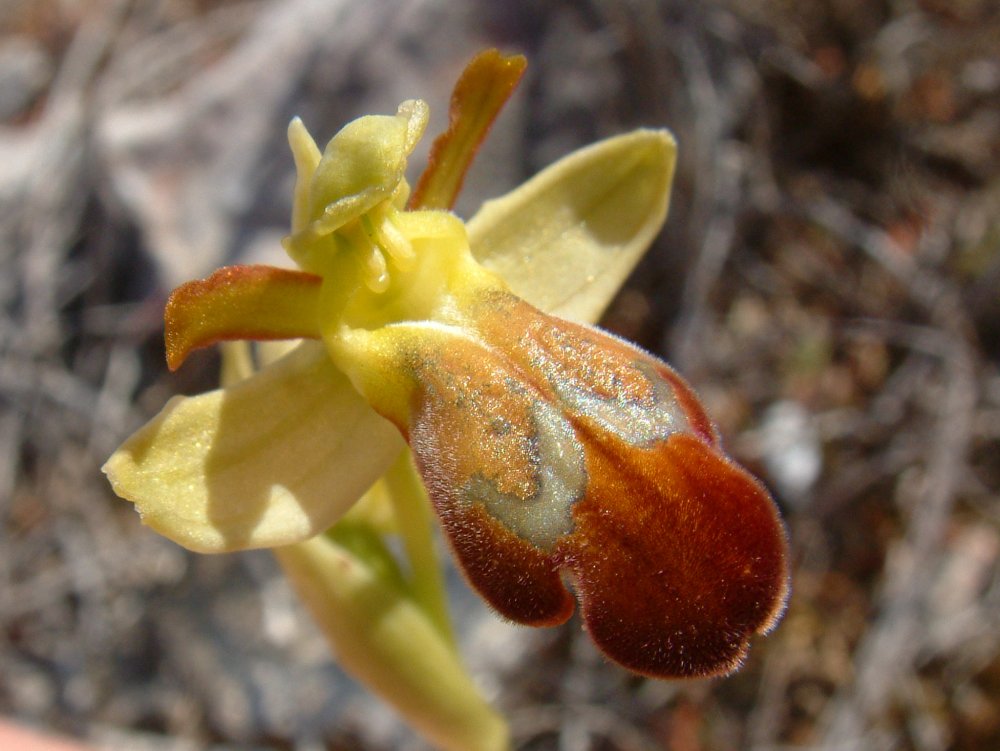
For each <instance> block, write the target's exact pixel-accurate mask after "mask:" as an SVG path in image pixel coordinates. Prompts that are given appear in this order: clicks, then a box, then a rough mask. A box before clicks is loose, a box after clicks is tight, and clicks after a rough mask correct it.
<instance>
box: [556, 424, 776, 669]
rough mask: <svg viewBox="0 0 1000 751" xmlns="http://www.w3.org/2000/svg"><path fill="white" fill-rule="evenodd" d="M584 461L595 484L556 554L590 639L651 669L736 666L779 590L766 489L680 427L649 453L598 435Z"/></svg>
mask: <svg viewBox="0 0 1000 751" xmlns="http://www.w3.org/2000/svg"><path fill="white" fill-rule="evenodd" d="M588 461H589V468H590V469H591V471H592V478H593V481H592V485H591V486H590V487H589V488H588V493H587V497H586V498H585V499H584V500H583V501H581V503H580V504H578V506H577V507H576V509H575V511H574V513H575V516H576V521H577V531H576V532H575V533H574V534H573V535H572V536H570V537H569V538H567V539H566V540H565V542H564V544H563V546H562V547H561V548H560V552H561V554H562V559H563V563H564V565H566V566H568V567H569V568H570V569H571V570H572V571H573V572H574V573H575V577H574V579H575V583H576V590H577V596H578V597H579V599H580V603H581V610H582V615H583V619H584V623H585V624H586V627H587V629H588V631H589V632H590V634H591V636H592V638H593V639H594V641H595V643H596V644H597V645H598V646H599V647H600V648H601V649H602V650H603V651H604V652H605V653H606V654H607V655H608V656H609V657H611V658H612V659H613V660H615V661H617V662H619V663H621V664H622V665H624V666H625V667H627V668H629V669H631V670H634V671H636V672H638V673H643V674H645V675H650V676H654V677H658V678H679V677H698V676H712V675H724V674H726V673H729V672H732V671H733V670H735V669H736V668H737V667H739V665H740V664H741V663H742V662H743V660H744V658H745V657H746V654H747V650H748V647H749V641H750V638H751V637H752V636H753V635H755V634H759V633H765V632H767V631H768V630H769V629H770V628H771V627H772V626H773V625H774V624H775V622H776V621H777V620H778V618H780V616H781V613H782V612H783V610H784V606H785V599H786V597H787V592H788V571H787V563H786V558H787V556H786V537H785V531H784V526H783V524H782V522H781V520H780V518H779V517H778V513H777V509H776V508H775V506H774V503H773V501H772V500H771V498H770V496H769V495H768V494H767V492H766V491H765V490H764V488H763V487H762V486H761V485H760V483H759V482H757V481H756V480H755V479H754V478H753V477H752V476H751V475H749V474H748V473H747V472H746V471H745V470H743V469H742V468H740V467H739V466H737V465H736V464H734V463H733V462H732V461H730V460H729V459H727V458H726V457H725V456H723V455H722V454H721V453H720V452H718V451H717V450H715V449H713V448H712V447H710V446H708V445H707V444H705V443H704V442H703V441H701V440H699V439H697V438H694V437H692V436H687V435H676V436H673V437H671V438H670V439H669V440H668V441H666V442H665V443H664V444H661V445H660V446H658V447H656V448H655V449H653V450H650V451H638V450H636V449H634V448H631V447H627V446H625V445H624V444H622V443H621V442H620V441H618V440H617V439H615V438H613V437H611V438H609V437H606V436H605V437H604V438H602V440H601V441H600V442H599V443H598V444H597V445H596V446H595V447H593V449H592V450H591V451H590V452H589V453H588Z"/></svg>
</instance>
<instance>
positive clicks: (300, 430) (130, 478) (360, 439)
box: [104, 342, 405, 553]
mask: <svg viewBox="0 0 1000 751" xmlns="http://www.w3.org/2000/svg"><path fill="white" fill-rule="evenodd" d="M404 445H405V444H404V442H403V440H402V438H401V437H400V435H399V432H398V431H397V430H396V428H395V426H393V425H392V424H391V423H389V422H388V421H386V420H385V419H383V418H382V417H380V416H379V415H378V414H376V413H375V411H374V410H372V408H371V407H369V406H368V404H367V403H366V402H365V401H364V399H362V398H361V396H360V395H359V394H358V393H357V391H355V390H354V388H353V387H352V386H351V384H350V382H349V381H348V380H347V377H346V376H344V374H343V373H341V372H340V371H339V370H338V369H337V368H336V367H335V366H334V365H333V364H332V363H331V362H330V359H329V357H328V356H327V354H326V352H325V350H324V348H323V346H322V345H321V344H319V343H317V342H303V343H302V344H300V345H299V346H298V347H297V348H296V349H295V350H293V351H292V352H291V353H290V354H288V355H286V356H285V357H283V358H282V359H281V360H278V361H277V362H275V363H273V364H272V365H269V366H268V367H266V368H264V369H263V370H261V371H260V372H259V373H257V374H256V375H254V376H253V377H251V378H249V379H247V380H245V381H240V382H239V383H236V384H234V385H232V386H230V387H228V388H225V389H219V390H216V391H211V392H209V393H207V394H202V395H200V396H195V397H174V398H173V399H171V400H170V401H169V402H168V403H167V405H166V406H165V407H164V408H163V410H162V411H161V412H160V414H159V415H157V417H155V418H154V419H153V420H151V421H150V422H149V423H147V424H146V425H145V426H143V427H142V428H140V429H139V430H138V431H137V432H136V433H135V434H133V435H132V436H131V437H130V438H129V439H128V440H126V441H125V443H124V444H122V446H121V447H120V448H119V449H118V450H117V451H116V452H115V453H114V454H113V455H112V456H111V458H110V459H109V460H108V461H107V463H106V464H105V465H104V472H105V474H107V476H108V479H109V480H110V481H111V485H112V487H113V488H114V491H115V492H116V493H117V494H118V495H119V496H121V497H122V498H124V499H126V500H129V501H132V502H134V503H135V505H136V508H137V510H138V511H139V513H140V514H141V515H142V519H143V522H144V523H146V524H147V525H149V526H150V527H152V528H153V529H155V530H156V531H157V532H160V533H161V534H163V535H164V536H166V537H168V538H170V539H171V540H174V541H175V542H177V543H179V544H180V545H183V546H184V547H186V548H189V549H191V550H195V551H198V552H206V553H218V552H225V551H231V550H240V549H246V548H261V547H273V546H276V545H288V544H290V543H293V542H298V541H300V540H305V539H308V538H309V537H312V536H314V535H317V534H319V533H321V532H323V531H324V530H326V529H327V528H328V527H329V526H330V525H331V524H333V523H334V522H335V521H336V520H337V519H338V518H340V516H342V515H343V514H344V512H345V511H346V510H347V509H348V508H350V506H351V505H352V504H353V503H354V502H355V501H356V500H357V499H358V498H359V497H360V496H361V495H362V494H363V493H364V492H365V490H367V489H368V488H369V487H370V486H371V485H372V483H373V482H374V481H375V480H376V479H377V478H378V477H379V476H380V475H382V473H384V472H385V470H386V469H388V467H389V466H390V465H391V464H392V461H393V459H394V458H395V457H396V455H397V454H398V453H399V452H400V451H401V450H402V448H403V447H404Z"/></svg>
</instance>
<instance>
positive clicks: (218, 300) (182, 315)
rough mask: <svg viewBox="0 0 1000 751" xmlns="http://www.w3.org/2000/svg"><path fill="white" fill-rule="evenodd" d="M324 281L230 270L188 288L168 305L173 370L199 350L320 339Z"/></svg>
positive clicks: (275, 271) (299, 274)
mask: <svg viewBox="0 0 1000 751" xmlns="http://www.w3.org/2000/svg"><path fill="white" fill-rule="evenodd" d="M321 284H322V278H321V277H319V276H316V275H314V274H307V273H305V272H303V271H292V270H288V269H279V268H275V267H272V266H226V267H223V268H221V269H218V270H217V271H216V272H215V273H213V274H212V275H211V276H209V277H208V278H206V279H199V280H197V281H193V282H188V283H187V284H183V285H181V286H180V287H178V288H177V289H175V290H174V291H173V293H172V294H171V295H170V298H169V299H168V300H167V306H166V310H165V311H164V314H163V318H164V323H165V326H166V332H165V340H166V346H167V365H169V367H170V369H171V370H176V369H177V368H179V367H180V366H181V364H182V363H183V362H184V359H185V358H186V357H187V356H188V355H189V354H190V353H191V352H192V351H193V350H195V349H198V348H200V347H207V346H208V345H210V344H214V343H216V342H220V341H225V340H232V339H258V340H267V339H304V338H317V337H318V336H319V320H318V318H317V303H318V301H319V291H320V285H321Z"/></svg>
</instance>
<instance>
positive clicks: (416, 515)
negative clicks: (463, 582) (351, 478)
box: [385, 451, 456, 648]
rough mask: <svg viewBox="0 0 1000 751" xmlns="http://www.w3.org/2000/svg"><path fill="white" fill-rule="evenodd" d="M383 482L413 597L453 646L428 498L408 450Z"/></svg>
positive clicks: (441, 570) (398, 459)
mask: <svg viewBox="0 0 1000 751" xmlns="http://www.w3.org/2000/svg"><path fill="white" fill-rule="evenodd" d="M385 481H386V484H387V485H388V487H389V496H390V497H391V498H392V505H393V510H394V511H395V513H396V519H397V521H398V523H399V530H400V534H401V535H402V537H403V546H404V548H405V549H406V556H407V558H408V559H409V561H410V577H411V579H410V587H411V589H412V592H413V597H414V599H415V600H416V601H417V603H418V604H419V605H420V607H421V608H423V609H424V611H425V612H426V613H427V617H428V618H430V620H431V622H432V623H433V624H434V625H435V627H436V628H437V629H438V631H440V632H441V635H442V636H443V637H444V638H445V639H446V640H447V641H448V643H449V644H450V645H451V646H452V647H453V648H455V646H456V645H455V634H454V631H453V630H452V626H451V617H450V616H449V614H448V595H447V592H446V591H445V583H444V571H443V568H442V566H441V562H440V561H439V560H438V555H437V550H436V549H435V547H434V535H433V527H432V525H431V519H432V517H431V513H430V500H429V499H428V498H427V492H426V491H425V490H424V486H423V483H421V482H420V478H419V477H418V476H417V472H416V468H415V467H414V466H413V460H412V458H411V456H410V452H409V451H403V452H400V454H399V457H398V458H397V459H396V461H395V462H394V463H393V465H392V467H390V468H389V471H388V472H386V474H385Z"/></svg>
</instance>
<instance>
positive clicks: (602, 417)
mask: <svg viewBox="0 0 1000 751" xmlns="http://www.w3.org/2000/svg"><path fill="white" fill-rule="evenodd" d="M633 367H634V368H635V369H636V370H638V371H639V372H640V373H642V376H643V378H645V379H646V381H648V382H649V385H650V388H651V389H652V398H651V399H632V398H629V397H627V396H623V395H619V396H613V397H602V396H598V395H597V394H595V393H593V392H592V391H588V390H587V389H585V388H581V387H580V386H579V385H577V384H575V383H567V382H566V381H565V380H562V379H559V378H554V377H552V376H551V375H550V381H551V383H552V386H553V388H555V391H556V393H557V394H558V395H559V398H560V399H562V400H563V401H564V402H565V403H566V404H567V406H569V407H571V408H572V409H573V410H574V411H576V412H577V413H579V414H581V415H584V416H585V417H589V418H590V419H591V420H593V421H594V422H596V423H597V424H598V425H600V426H601V427H602V428H604V429H605V430H607V431H609V432H611V433H613V434H614V435H616V436H618V437H619V438H621V439H622V440H623V441H625V442H626V443H628V444H630V445H632V446H637V447H647V446H651V445H652V444H654V443H657V442H659V441H664V440H666V439H667V438H668V437H669V436H670V435H671V434H673V433H689V432H691V426H690V424H689V423H688V420H687V417H686V416H685V415H684V411H683V410H682V409H681V406H680V404H678V403H677V397H676V396H675V394H674V390H673V387H671V385H670V384H669V383H668V382H667V381H666V380H664V379H663V378H660V376H659V374H658V373H657V372H656V370H654V368H653V366H652V365H650V364H649V363H645V362H635V363H633Z"/></svg>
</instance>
